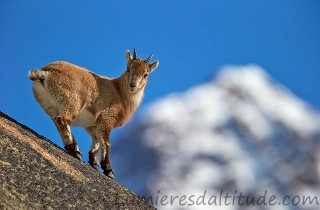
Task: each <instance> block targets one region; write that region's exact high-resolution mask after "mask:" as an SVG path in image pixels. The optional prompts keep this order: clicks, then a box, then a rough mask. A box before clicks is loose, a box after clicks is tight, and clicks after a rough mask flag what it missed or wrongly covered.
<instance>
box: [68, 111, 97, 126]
mask: <svg viewBox="0 0 320 210" xmlns="http://www.w3.org/2000/svg"><path fill="white" fill-rule="evenodd" d="M71 125H73V126H82V127H92V126H95V125H96V123H95V120H94V116H93V115H92V114H91V112H89V111H88V110H86V109H82V110H81V111H80V113H79V115H78V116H77V117H76V118H75V119H74V120H73V121H72V122H71Z"/></svg>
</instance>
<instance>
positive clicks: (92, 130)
mask: <svg viewBox="0 0 320 210" xmlns="http://www.w3.org/2000/svg"><path fill="white" fill-rule="evenodd" d="M86 130H87V132H88V133H89V134H90V136H91V137H92V144H91V149H90V151H89V164H90V166H91V167H93V168H94V169H96V170H98V169H99V161H98V152H99V148H100V142H99V140H98V139H97V135H96V130H97V128H96V127H89V128H86Z"/></svg>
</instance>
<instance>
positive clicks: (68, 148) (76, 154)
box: [64, 144, 82, 160]
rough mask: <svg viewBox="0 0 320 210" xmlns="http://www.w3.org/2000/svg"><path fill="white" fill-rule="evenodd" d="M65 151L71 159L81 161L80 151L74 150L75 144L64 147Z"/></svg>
mask: <svg viewBox="0 0 320 210" xmlns="http://www.w3.org/2000/svg"><path fill="white" fill-rule="evenodd" d="M64 148H65V150H66V151H67V152H68V154H69V155H71V156H72V157H75V158H77V159H78V160H81V159H82V154H81V152H80V151H77V150H76V145H75V144H69V145H66V146H64Z"/></svg>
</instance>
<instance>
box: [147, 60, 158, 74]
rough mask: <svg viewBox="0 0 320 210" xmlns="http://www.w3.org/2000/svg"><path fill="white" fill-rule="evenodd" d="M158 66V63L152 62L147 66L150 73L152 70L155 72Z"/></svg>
mask: <svg viewBox="0 0 320 210" xmlns="http://www.w3.org/2000/svg"><path fill="white" fill-rule="evenodd" d="M158 65H159V61H155V62H153V63H152V64H149V66H150V69H151V71H150V73H151V72H153V71H154V70H156V68H157V67H158Z"/></svg>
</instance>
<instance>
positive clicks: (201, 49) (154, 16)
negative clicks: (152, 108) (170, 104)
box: [0, 0, 320, 156]
mask: <svg viewBox="0 0 320 210" xmlns="http://www.w3.org/2000/svg"><path fill="white" fill-rule="evenodd" d="M319 11H320V1H318V0H266V1H256V0H244V1H238V0H202V1H196V0H188V1H182V0H180V1H177V0H162V1H154V0H148V1H147V0H138V1H129V0H126V1H102V0H100V1H99V0H93V1H84V0H79V1H62V0H56V1H43V0H30V1H23V0H17V1H9V0H2V1H1V2H0V28H1V32H0V60H1V62H0V69H1V77H0V87H1V90H2V94H1V95H0V110H1V111H3V112H5V113H7V114H9V115H10V116H11V117H13V118H15V119H16V120H18V121H20V122H22V123H24V124H26V125H27V126H29V127H31V128H33V129H34V130H36V131H37V132H39V133H40V134H42V135H45V136H47V137H48V138H50V139H52V140H54V141H55V142H56V143H57V144H59V145H60V146H61V145H62V142H61V140H60V136H59V135H58V132H57V131H56V130H55V127H54V125H53V123H52V122H51V121H50V119H49V117H48V116H47V115H46V114H45V113H44V112H43V111H42V110H41V108H40V106H39V105H38V104H37V103H36V101H35V99H34V98H33V94H32V90H31V81H30V80H29V79H28V78H27V72H28V71H29V70H31V69H34V68H41V67H42V66H44V65H46V64H47V63H49V62H52V61H56V60H64V61H69V62H72V63H75V64H77V65H80V66H83V67H85V68H88V69H90V70H92V71H94V72H96V73H98V74H102V75H106V76H110V77H117V76H119V75H120V74H121V73H122V72H123V71H124V69H125V65H126V64H125V51H126V50H127V49H130V50H131V51H132V50H133V48H134V47H135V48H136V49H137V53H138V56H139V57H140V56H141V57H143V58H147V57H148V56H149V55H150V54H151V53H154V54H155V56H154V59H157V60H160V65H159V67H158V69H157V70H156V71H155V72H154V73H153V74H152V75H151V76H150V77H149V84H148V87H147V88H146V94H145V97H144V101H143V104H142V105H143V106H144V105H146V104H148V103H151V102H152V101H154V100H156V99H158V98H160V97H163V96H165V95H167V94H169V93H171V92H178V91H184V90H186V89H188V88H190V87H192V86H194V85H197V84H200V83H201V82H203V81H206V80H208V79H209V78H211V77H212V76H213V75H215V74H216V73H217V72H218V70H219V68H220V67H222V66H224V65H230V64H237V65H245V64H253V63H254V64H257V65H260V66H261V67H263V68H264V69H265V70H266V71H267V72H268V73H269V74H270V75H271V76H272V77H273V78H274V79H275V80H276V81H278V82H280V83H281V84H283V85H285V86H286V87H287V88H288V89H290V90H291V91H292V92H293V93H294V94H296V95H297V96H298V97H300V98H302V99H303V100H305V101H307V102H308V103H309V104H311V106H312V107H314V108H316V109H319V108H320V96H319V90H320V77H319V76H320V12H319ZM140 111H143V109H140ZM120 132H121V130H120ZM75 136H76V138H77V137H78V138H80V139H86V140H85V141H84V140H81V141H79V142H81V144H80V147H81V149H82V151H83V153H84V154H86V153H87V150H88V148H89V146H90V140H89V136H88V135H87V134H85V132H84V131H82V130H79V129H76V134H75ZM85 156H86V155H85Z"/></svg>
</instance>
